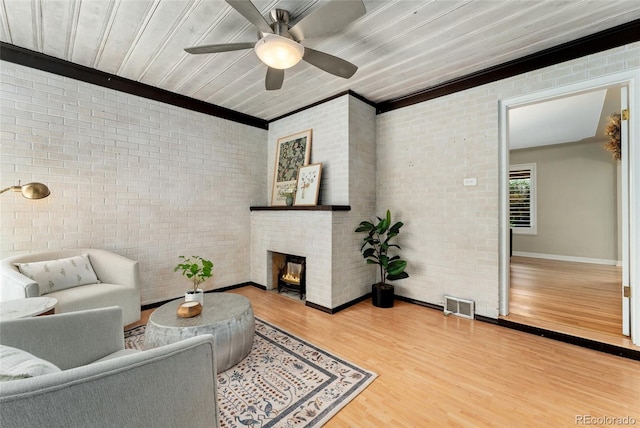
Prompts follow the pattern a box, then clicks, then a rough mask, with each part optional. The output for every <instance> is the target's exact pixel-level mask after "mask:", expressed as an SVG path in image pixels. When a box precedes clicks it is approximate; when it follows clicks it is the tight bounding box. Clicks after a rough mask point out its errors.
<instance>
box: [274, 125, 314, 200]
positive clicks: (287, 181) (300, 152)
mask: <svg viewBox="0 0 640 428" xmlns="http://www.w3.org/2000/svg"><path fill="white" fill-rule="evenodd" d="M310 157H311V129H307V130H306V131H302V132H298V133H297V134H293V135H289V136H286V137H282V138H279V139H278V143H277V147H276V164H275V168H274V171H273V190H272V191H271V205H272V206H278V205H286V200H287V196H288V195H290V194H293V192H294V191H295V188H296V174H297V173H298V168H300V167H301V166H303V165H308V164H309V158H310Z"/></svg>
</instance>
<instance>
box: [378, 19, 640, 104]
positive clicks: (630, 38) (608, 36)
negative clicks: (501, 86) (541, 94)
mask: <svg viewBox="0 0 640 428" xmlns="http://www.w3.org/2000/svg"><path fill="white" fill-rule="evenodd" d="M638 40H640V19H638V20H635V21H631V22H628V23H626V24H622V25H619V26H617V27H614V28H610V29H608V30H604V31H600V32H599V33H595V34H591V35H589V36H585V37H582V38H580V39H576V40H574V41H571V42H567V43H563V44H561V45H558V46H555V47H553V48H549V49H545V50H542V51H540V52H536V53H534V54H531V55H527V56H524V57H522V58H519V59H516V60H513V61H508V62H505V63H503V64H500V65H496V66H494V67H489V68H486V69H484V70H481V71H478V72H475V73H470V74H467V75H466V76H462V77H459V78H456V79H452V80H449V81H447V82H443V83H440V84H438V85H434V86H431V87H429V88H425V89H422V90H420V91H417V92H414V93H411V94H408V95H404V96H401V97H397V98H393V99H391V100H387V101H382V102H380V103H378V104H377V108H376V111H377V114H381V113H386V112H388V111H391V110H396V109H399V108H402V107H407V106H410V105H413V104H418V103H421V102H424V101H429V100H432V99H434V98H438V97H443V96H445V95H450V94H453V93H455V92H460V91H464V90H466V89H471V88H474V87H476V86H481V85H485V84H487V83H492V82H496V81H498V80H502V79H506V78H509V77H513V76H517V75H519V74H522V73H527V72H529V71H533V70H538V69H540V68H543V67H548V66H551V65H555V64H559V63H561V62H565V61H570V60H572V59H576V58H580V57H583V56H587V55H591V54H594V53H598V52H602V51H605V50H608V49H613V48H617V47H620V46H624V45H626V44H629V43H633V42H637V41H638Z"/></svg>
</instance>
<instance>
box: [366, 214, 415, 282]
mask: <svg viewBox="0 0 640 428" xmlns="http://www.w3.org/2000/svg"><path fill="white" fill-rule="evenodd" d="M377 219H378V224H373V223H371V222H369V221H363V222H361V223H360V226H358V228H357V229H356V230H355V231H356V232H365V233H366V234H367V236H365V237H364V238H363V242H362V247H360V251H361V252H362V256H363V257H364V258H365V259H367V264H375V265H378V266H379V268H380V278H381V280H380V283H379V285H380V287H381V288H391V285H390V284H387V281H395V280H397V279H403V278H408V277H409V274H408V273H406V272H405V271H404V270H405V268H406V267H407V262H406V260H402V259H400V256H398V255H395V256H389V254H388V251H389V249H390V248H393V247H395V248H397V249H398V250H400V249H401V248H400V246H399V245H397V244H392V243H391V240H392V239H393V238H394V237H396V236H397V235H398V234H399V233H400V228H401V227H402V226H403V225H404V223H402V222H401V221H399V222H397V223H395V224H393V225H392V224H391V212H390V211H389V210H387V215H386V217H384V218H380V217H377Z"/></svg>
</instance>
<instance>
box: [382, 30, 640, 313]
mask: <svg viewBox="0 0 640 428" xmlns="http://www.w3.org/2000/svg"><path fill="white" fill-rule="evenodd" d="M637 67H640V43H632V44H629V45H626V46H623V47H619V48H615V49H611V50H609V51H605V52H601V53H598V54H594V55H589V56H588V57H583V58H578V59H575V60H572V61H567V62H564V63H561V64H556V65H554V66H550V67H546V68H543V69H540V70H536V71H532V72H529V73H525V74H522V75H518V76H514V77H511V78H508V79H504V80H501V81H498V82H493V83H490V84H487V85H483V86H479V87H476V88H472V89H468V90H466V91H462V92H458V93H455V94H451V95H448V96H443V97H439V98H436V99H433V100H430V101H426V102H423V103H419V104H416V105H413V106H409V107H405V108H402V109H398V110H393V111H391V112H388V113H384V114H381V115H379V116H378V123H377V139H378V143H377V167H376V174H377V178H376V181H377V189H378V191H377V211H378V212H383V211H384V210H386V209H387V208H389V209H391V211H392V213H394V214H395V215H397V219H398V220H402V221H403V222H404V223H405V226H404V228H403V229H402V232H401V234H400V236H399V238H400V239H399V240H398V241H399V243H400V245H401V246H402V248H403V250H402V255H403V257H404V258H405V259H406V260H408V266H407V272H408V273H409V274H410V275H411V276H410V277H409V278H407V279H404V280H401V281H397V283H396V292H397V293H398V294H400V295H403V296H406V297H409V298H412V299H416V300H420V301H424V302H428V303H434V304H439V305H442V304H443V303H444V295H452V296H457V297H462V298H469V299H471V300H474V301H475V302H476V312H477V313H478V314H479V315H484V316H488V317H491V318H497V317H498V313H499V294H500V291H499V284H500V280H499V241H498V236H499V227H498V219H499V200H498V192H499V189H498V183H499V179H500V177H499V158H498V156H499V123H498V107H499V101H500V100H501V99H505V98H511V97H516V96H520V95H524V94H530V93H533V92H536V91H542V90H546V89H551V88H555V87H560V86H565V85H568V84H571V83H575V82H579V81H585V80H588V79H591V78H595V77H599V76H603V75H608V74H612V73H616V72H620V71H622V70H629V69H634V68H637ZM465 178H476V179H477V185H476V186H464V185H463V180H464V179H465Z"/></svg>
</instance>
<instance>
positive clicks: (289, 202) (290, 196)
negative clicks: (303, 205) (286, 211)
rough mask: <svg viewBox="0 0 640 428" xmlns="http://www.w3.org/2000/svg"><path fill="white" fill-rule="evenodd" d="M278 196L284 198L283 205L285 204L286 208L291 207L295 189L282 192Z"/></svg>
mask: <svg viewBox="0 0 640 428" xmlns="http://www.w3.org/2000/svg"><path fill="white" fill-rule="evenodd" d="M280 196H282V197H283V198H285V203H286V204H287V206H289V207H290V206H292V205H293V200H294V199H295V197H296V189H295V188H289V189H285V190H282V191H281V192H280Z"/></svg>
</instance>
